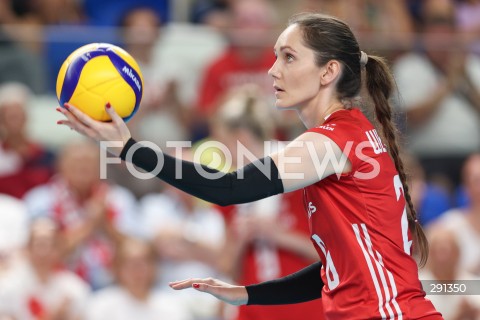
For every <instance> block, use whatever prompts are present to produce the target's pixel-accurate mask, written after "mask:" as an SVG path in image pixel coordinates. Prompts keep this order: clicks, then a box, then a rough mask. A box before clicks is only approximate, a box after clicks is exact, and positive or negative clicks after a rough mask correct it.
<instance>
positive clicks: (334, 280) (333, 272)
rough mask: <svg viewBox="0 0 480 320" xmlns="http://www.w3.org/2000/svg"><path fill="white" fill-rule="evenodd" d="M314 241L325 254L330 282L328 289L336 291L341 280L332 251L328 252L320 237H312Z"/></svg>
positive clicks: (326, 271)
mask: <svg viewBox="0 0 480 320" xmlns="http://www.w3.org/2000/svg"><path fill="white" fill-rule="evenodd" d="M312 239H313V240H315V242H316V243H317V244H318V246H319V247H320V249H321V250H322V252H323V254H324V255H325V259H326V261H327V265H326V268H325V274H326V275H327V282H328V289H330V290H333V289H335V288H336V287H337V286H338V284H339V283H340V279H339V277H338V273H337V269H336V268H335V265H334V264H333V260H332V256H331V255H330V251H328V250H327V247H326V246H325V243H324V242H323V241H322V239H320V237H319V236H318V235H316V234H314V235H312Z"/></svg>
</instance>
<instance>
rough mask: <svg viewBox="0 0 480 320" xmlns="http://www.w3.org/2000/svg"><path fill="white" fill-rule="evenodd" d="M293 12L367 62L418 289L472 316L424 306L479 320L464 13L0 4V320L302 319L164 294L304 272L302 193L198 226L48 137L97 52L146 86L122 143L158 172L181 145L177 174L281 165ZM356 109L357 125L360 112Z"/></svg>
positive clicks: (258, 3)
mask: <svg viewBox="0 0 480 320" xmlns="http://www.w3.org/2000/svg"><path fill="white" fill-rule="evenodd" d="M303 11H317V12H322V13H326V14H331V15H334V16H337V17H339V18H341V19H343V20H344V21H346V22H347V23H348V24H349V25H350V26H351V27H352V29H353V31H354V33H355V34H356V35H357V36H358V39H359V40H360V47H361V48H362V50H363V51H365V52H367V53H369V54H378V55H382V56H385V57H387V58H388V60H389V62H390V64H391V68H392V70H393V71H394V75H395V79H396V83H397V92H396V93H395V96H394V97H393V100H394V104H395V106H396V111H397V112H396V113H397V116H396V120H397V124H398V127H399V130H400V131H401V137H402V140H403V141H402V143H403V149H404V153H403V155H402V157H403V159H404V162H405V164H406V167H407V169H408V174H409V177H410V179H409V183H410V185H411V190H412V199H413V201H414V204H415V206H416V208H417V211H418V212H419V219H420V222H421V223H422V225H423V226H424V227H425V229H426V231H427V235H428V237H429V240H430V259H429V262H428V263H427V266H426V267H425V268H423V269H422V270H420V275H421V278H422V279H425V280H455V279H457V280H475V279H476V280H478V281H479V282H478V283H477V284H476V286H477V293H478V294H479V295H477V296H475V295H473V296H472V295H470V296H467V295H458V296H452V295H448V296H431V297H430V298H431V299H432V301H433V302H434V304H435V305H436V307H437V308H438V309H439V311H441V312H442V313H443V314H444V317H445V319H446V320H460V319H480V1H478V0H297V1H288V0H217V1H215V0H176V1H169V0H104V1H96V0H42V1H40V0H0V319H2V320H4V319H9V320H28V319H42V320H55V319H56V320H60V319H62V320H65V319H66V320H70V319H72V320H83V319H85V320H96V319H112V320H117V319H118V320H121V319H169V320H175V319H185V320H187V319H188V320H230V319H239V320H241V319H253V320H255V319H284V320H289V319H307V320H308V319H317V318H318V317H316V316H315V313H317V312H318V310H321V303H319V302H318V301H314V302H309V303H306V304H300V305H295V306H289V307H288V308H287V307H285V308H284V307H278V306H275V307H248V308H244V307H240V308H237V307H231V306H226V305H224V304H222V303H220V302H219V301H217V300H216V299H215V298H213V297H211V296H208V295H205V294H200V293H199V292H196V291H194V290H186V291H181V292H174V291H173V290H171V289H170V288H169V287H168V282H170V281H174V280H180V279H183V278H192V277H209V276H212V277H218V278H220V279H226V280H229V281H234V282H236V283H239V284H244V285H245V284H251V283H256V282H259V281H265V280H269V279H273V278H277V277H281V276H284V275H287V274H290V273H292V272H294V271H296V270H298V269H300V268H302V267H304V266H307V265H309V264H310V263H312V262H313V261H315V260H317V259H318V257H317V256H316V253H315V250H314V248H313V246H312V245H311V243H310V239H309V230H308V225H307V220H306V218H305V215H304V213H303V210H304V208H303V200H302V193H301V192H300V191H299V192H293V193H291V194H285V195H282V196H276V197H273V198H270V199H265V200H262V201H258V202H255V203H252V204H246V205H238V206H232V207H226V208H220V207H216V206H212V205H210V204H208V203H205V202H203V201H200V200H198V199H196V198H193V197H191V196H189V195H187V194H185V193H183V192H180V191H178V190H176V189H174V188H171V187H169V186H167V185H165V184H163V183H162V182H161V181H160V180H158V179H138V178H135V177H134V176H133V175H132V174H131V170H129V168H128V167H127V166H126V165H125V164H124V163H122V164H109V165H108V166H104V161H103V160H105V156H106V154H105V151H104V150H101V149H99V147H98V146H97V145H95V144H92V143H91V142H89V141H86V140H83V139H81V138H80V137H79V136H78V135H77V134H75V133H73V132H66V131H68V130H66V129H65V128H57V127H56V125H55V122H56V120H57V119H58V118H57V117H58V116H57V115H56V114H55V107H56V106H57V100H56V96H55V83H56V76H57V73H58V70H59V68H60V66H61V64H62V63H63V61H64V60H65V58H66V57H67V56H68V55H69V54H70V53H71V52H72V51H74V50H75V49H76V48H78V47H80V46H82V45H84V44H87V43H91V42H107V43H113V44H116V45H119V46H121V47H123V48H125V49H126V50H127V51H128V52H129V53H130V54H132V55H133V56H134V58H135V59H136V60H137V62H138V63H139V65H140V68H141V70H142V73H143V75H144V79H145V83H144V95H143V100H142V104H141V107H140V109H139V111H138V113H137V114H136V115H135V117H134V118H133V119H132V120H131V121H130V122H129V128H130V129H131V131H132V134H133V136H134V137H135V138H136V139H137V140H148V141H151V142H153V143H155V144H156V145H157V146H159V147H160V148H162V149H163V150H164V151H166V152H169V153H172V154H173V153H174V152H177V151H178V149H174V148H169V146H168V142H169V141H170V142H171V141H189V142H191V146H190V147H188V148H184V149H182V151H183V152H182V154H181V157H182V158H184V159H189V160H195V161H202V162H203V163H205V164H209V165H211V166H216V167H219V168H220V167H221V168H222V169H223V170H231V169H233V168H235V167H237V166H241V165H242V164H245V163H246V162H248V161H252V160H253V159H254V158H256V157H263V156H264V152H265V151H264V150H265V149H264V148H265V146H264V141H272V142H277V143H274V144H273V146H274V148H280V147H281V145H282V142H283V141H288V140H290V139H292V138H293V137H295V136H296V135H298V134H299V133H301V132H302V131H303V130H304V128H303V127H302V124H301V123H300V122H299V120H297V119H298V117H297V115H295V114H292V113H290V111H282V112H277V111H276V110H274V107H273V98H274V94H273V87H272V80H271V79H270V78H269V76H268V75H267V71H268V69H269V68H270V67H271V65H272V64H273V62H274V61H275V57H274V54H273V49H272V48H273V45H274V42H275V39H276V37H277V35H278V34H279V32H280V30H281V29H282V28H283V27H284V26H285V25H286V23H287V20H288V17H289V16H291V15H292V14H294V13H296V12H303ZM355 103H357V104H358V106H359V107H361V108H364V109H366V110H368V105H369V101H368V99H358V100H356V101H355ZM207 142H217V147H218V145H219V144H220V145H221V146H223V147H225V148H226V150H227V153H229V154H230V155H232V158H231V159H227V158H226V157H225V152H220V151H222V150H221V149H222V148H214V147H209V148H203V145H204V143H207ZM238 145H241V146H242V147H244V148H246V149H247V150H248V154H247V156H246V157H245V159H244V158H241V157H239V156H238V154H239V148H238ZM199 151H201V156H200V157H197V156H198V153H199ZM223 151H225V150H223ZM228 160H231V161H228ZM452 297H453V298H452Z"/></svg>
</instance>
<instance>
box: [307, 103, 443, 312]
mask: <svg viewBox="0 0 480 320" xmlns="http://www.w3.org/2000/svg"><path fill="white" fill-rule="evenodd" d="M308 132H316V133H320V134H323V135H325V136H327V137H329V138H330V139H332V140H333V141H334V142H335V143H336V144H337V145H338V146H339V147H340V148H341V149H342V150H343V153H344V154H345V155H347V157H348V160H350V162H351V164H352V170H351V172H350V173H348V174H342V175H338V176H337V175H331V176H329V177H327V178H325V179H323V180H321V181H319V182H317V183H315V184H313V185H311V186H308V187H306V188H305V189H304V203H305V206H306V209H307V213H308V219H309V223H310V231H311V234H312V242H313V243H314V245H315V248H316V249H317V251H318V253H319V255H320V258H321V260H322V264H323V267H322V272H321V276H322V279H323V281H324V283H325V286H324V289H323V292H322V298H323V299H322V300H323V307H324V312H325V315H326V318H327V319H419V318H422V317H425V316H433V318H432V319H437V318H438V319H442V318H441V315H440V313H438V312H437V311H436V310H435V308H434V307H433V305H432V303H431V302H430V301H429V300H428V299H426V298H425V292H424V291H423V289H422V286H421V283H420V281H419V279H418V270H417V265H416V262H415V260H414V259H413V258H412V257H411V252H412V247H411V246H412V240H411V235H410V232H409V230H408V221H407V212H406V210H405V205H406V202H405V199H404V196H403V187H402V183H401V181H400V178H399V176H398V172H397V171H396V169H395V165H394V163H393V161H392V160H391V158H390V156H389V154H388V152H387V148H386V146H385V144H383V142H382V140H381V139H380V137H379V135H378V133H377V131H376V130H375V128H374V127H373V126H372V124H371V123H370V122H369V121H368V120H367V118H366V117H365V116H364V115H363V114H362V112H361V111H360V110H358V109H351V110H340V111H337V112H335V113H333V114H332V115H330V117H328V118H327V120H326V121H325V122H324V123H323V124H322V125H320V126H318V127H315V128H312V129H310V130H308ZM332 161H335V160H333V159H332ZM337 164H338V165H341V162H339V163H337Z"/></svg>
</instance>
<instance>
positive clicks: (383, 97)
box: [365, 55, 428, 266]
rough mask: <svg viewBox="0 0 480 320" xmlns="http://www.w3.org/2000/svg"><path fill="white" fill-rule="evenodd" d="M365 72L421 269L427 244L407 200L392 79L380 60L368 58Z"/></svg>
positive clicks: (407, 192)
mask: <svg viewBox="0 0 480 320" xmlns="http://www.w3.org/2000/svg"><path fill="white" fill-rule="evenodd" d="M365 69H366V87H367V90H368V93H369V95H370V97H371V99H372V102H373V105H374V110H375V119H376V121H377V122H378V124H379V125H380V129H381V131H382V136H383V137H384V138H385V139H386V142H387V146H388V150H389V153H390V156H391V157H392V159H393V161H394V163H395V167H396V169H397V171H398V174H399V176H400V180H401V181H402V184H403V190H404V194H405V200H406V202H407V205H408V210H407V214H408V225H409V228H410V230H411V232H412V234H413V236H414V239H415V240H416V243H417V244H418V250H419V253H420V266H424V265H425V263H426V262H427V258H428V241H427V238H426V236H425V233H424V232H423V229H422V226H421V225H420V223H418V220H417V211H416V210H415V208H414V207H413V203H412V198H411V197H410V192H409V186H408V183H407V176H406V174H405V168H404V166H403V162H402V159H401V158H400V151H399V147H398V142H397V128H396V126H395V123H394V121H393V116H392V115H393V111H392V106H391V104H390V102H389V97H390V96H391V94H392V92H393V89H394V80H393V76H392V73H391V72H390V69H389V67H388V65H387V64H386V62H385V60H384V59H383V58H381V57H377V56H371V55H369V56H368V61H367V63H366V65H365ZM414 248H415V247H414Z"/></svg>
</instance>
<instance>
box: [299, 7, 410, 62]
mask: <svg viewBox="0 0 480 320" xmlns="http://www.w3.org/2000/svg"><path fill="white" fill-rule="evenodd" d="M297 11H300V12H301V11H316V12H322V13H325V14H330V15H333V16H336V17H339V18H341V19H343V20H344V21H347V22H348V23H349V24H350V26H351V27H352V29H353V30H354V32H356V33H357V34H358V37H359V42H360V43H361V44H362V45H363V46H365V47H374V48H376V50H377V51H380V52H381V54H382V55H383V54H388V58H393V56H395V55H396V54H397V53H398V52H399V51H404V50H406V49H407V50H408V49H410V48H411V44H412V36H413V31H414V24H413V20H412V17H411V16H410V14H409V11H408V6H407V1H406V0H398V1H384V0H334V1H332V0H302V1H300V2H299V4H298V5H297ZM372 35H373V36H372Z"/></svg>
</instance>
